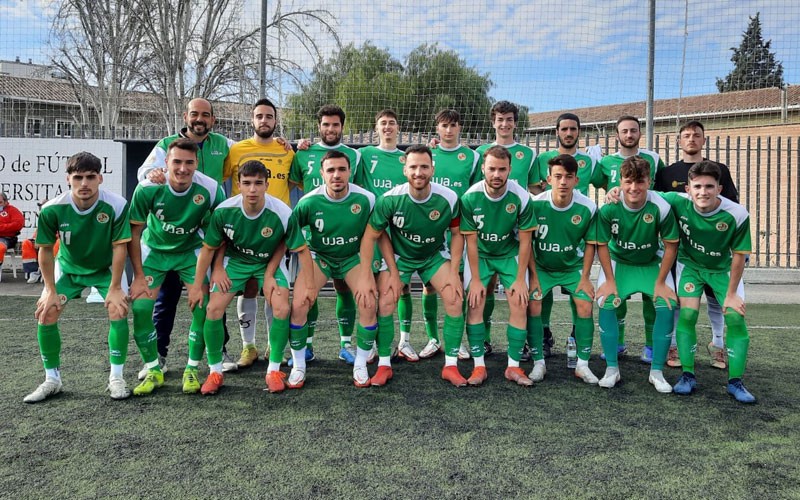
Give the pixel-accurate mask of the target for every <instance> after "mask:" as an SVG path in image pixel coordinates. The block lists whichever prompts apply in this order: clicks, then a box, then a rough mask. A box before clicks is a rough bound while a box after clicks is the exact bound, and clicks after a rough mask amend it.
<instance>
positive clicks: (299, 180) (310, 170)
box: [289, 142, 361, 193]
mask: <svg viewBox="0 0 800 500" xmlns="http://www.w3.org/2000/svg"><path fill="white" fill-rule="evenodd" d="M328 151H340V152H342V153H344V154H346V155H347V158H349V159H350V182H354V180H355V178H356V173H357V172H358V164H359V163H360V162H361V153H360V152H359V151H358V150H357V149H353V148H351V147H348V146H345V145H344V144H342V143H339V144H338V145H337V146H328V145H326V144H324V143H322V142H318V143H316V144H312V145H311V146H309V148H308V149H306V150H300V149H298V150H297V152H295V154H294V158H293V159H292V166H291V168H290V170H289V180H290V181H291V182H293V183H295V184H297V185H298V186H300V189H302V190H303V192H304V193H310V192H311V191H313V190H314V189H316V188H318V187H320V186H322V185H323V184H325V183H324V182H323V180H322V171H321V170H320V165H321V164H322V157H323V156H325V153H327V152H328Z"/></svg>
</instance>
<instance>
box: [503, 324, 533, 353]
mask: <svg viewBox="0 0 800 500" xmlns="http://www.w3.org/2000/svg"><path fill="white" fill-rule="evenodd" d="M527 334H528V332H526V331H525V330H521V329H519V328H515V327H513V326H511V325H508V327H507V328H506V336H507V337H508V357H509V358H511V359H513V360H514V361H517V362H519V360H520V358H521V357H522V349H523V348H524V347H525V339H526V338H527V336H528V335H527Z"/></svg>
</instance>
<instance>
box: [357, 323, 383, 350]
mask: <svg viewBox="0 0 800 500" xmlns="http://www.w3.org/2000/svg"><path fill="white" fill-rule="evenodd" d="M377 334H378V325H377V324H375V325H370V326H364V325H362V324H361V323H359V324H358V326H357V327H356V345H357V346H358V348H359V349H363V350H364V351H370V350H372V346H374V345H375V336H376V335H377Z"/></svg>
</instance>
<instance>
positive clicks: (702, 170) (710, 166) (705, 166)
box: [689, 160, 722, 183]
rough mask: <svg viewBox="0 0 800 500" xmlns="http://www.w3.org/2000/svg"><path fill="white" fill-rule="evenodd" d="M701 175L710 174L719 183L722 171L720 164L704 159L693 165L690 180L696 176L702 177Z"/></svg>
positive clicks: (690, 170) (690, 169)
mask: <svg viewBox="0 0 800 500" xmlns="http://www.w3.org/2000/svg"><path fill="white" fill-rule="evenodd" d="M701 175H710V176H711V177H713V178H714V180H716V181H717V183H719V179H720V177H721V176H722V172H721V171H720V168H719V165H717V164H716V163H714V162H713V161H710V160H703V161H699V162H697V163H695V164H694V165H692V166H691V168H689V180H690V181H691V180H693V179H694V178H695V177H700V176H701Z"/></svg>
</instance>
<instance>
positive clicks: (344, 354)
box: [339, 344, 356, 365]
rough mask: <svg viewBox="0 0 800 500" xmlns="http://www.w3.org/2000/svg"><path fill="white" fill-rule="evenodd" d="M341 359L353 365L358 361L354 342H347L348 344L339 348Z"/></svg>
mask: <svg viewBox="0 0 800 500" xmlns="http://www.w3.org/2000/svg"><path fill="white" fill-rule="evenodd" d="M339 359H341V360H342V361H344V362H345V363H347V364H348V365H353V364H355V362H356V348H355V346H353V345H352V344H347V345H346V346H344V347H342V348H341V349H339Z"/></svg>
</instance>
